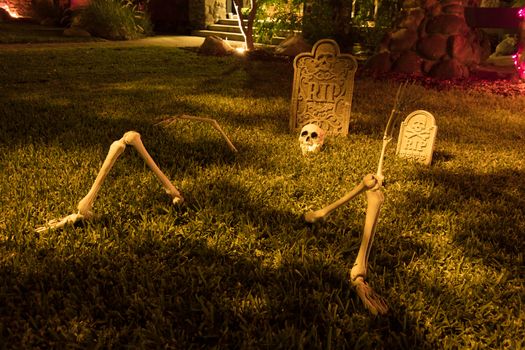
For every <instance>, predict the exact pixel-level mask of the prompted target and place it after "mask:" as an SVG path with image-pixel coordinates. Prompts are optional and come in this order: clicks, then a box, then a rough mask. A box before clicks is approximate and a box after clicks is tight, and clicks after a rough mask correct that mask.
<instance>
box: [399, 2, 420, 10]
mask: <svg viewBox="0 0 525 350" xmlns="http://www.w3.org/2000/svg"><path fill="white" fill-rule="evenodd" d="M419 6H420V0H402V3H401V7H402V8H404V9H410V8H415V7H419Z"/></svg>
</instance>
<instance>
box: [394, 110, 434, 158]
mask: <svg viewBox="0 0 525 350" xmlns="http://www.w3.org/2000/svg"><path fill="white" fill-rule="evenodd" d="M436 133H437V126H436V121H435V119H434V116H433V115H432V114H430V113H429V112H427V111H423V110H418V111H415V112H412V113H410V114H409V115H408V116H407V117H406V119H405V121H404V122H402V123H401V129H400V130H399V138H398V139H397V149H396V154H397V155H398V156H400V157H402V158H408V159H413V160H414V161H417V162H419V163H421V164H425V165H430V163H431V162H432V153H433V151H434V142H435V140H436Z"/></svg>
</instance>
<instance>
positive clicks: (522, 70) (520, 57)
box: [512, 7, 525, 79]
mask: <svg viewBox="0 0 525 350" xmlns="http://www.w3.org/2000/svg"><path fill="white" fill-rule="evenodd" d="M518 18H521V20H525V7H523V8H521V9H519V11H518ZM522 28H523V23H522V24H521V28H520V29H519V30H521V35H522V36H523V35H525V33H524V32H523V29H522ZM523 51H524V47H523V38H521V39H520V44H519V45H518V51H517V52H516V54H514V55H512V59H513V60H514V66H515V67H516V70H517V71H518V76H519V77H520V78H521V79H525V52H523Z"/></svg>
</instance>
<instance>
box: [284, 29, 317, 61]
mask: <svg viewBox="0 0 525 350" xmlns="http://www.w3.org/2000/svg"><path fill="white" fill-rule="evenodd" d="M310 51H312V45H310V44H309V43H308V42H306V40H304V38H303V36H302V35H300V34H298V35H292V36H290V37H288V38H287V39H285V40H284V41H282V42H281V43H280V44H279V45H277V47H276V48H275V53H276V54H277V55H282V56H289V57H295V56H297V55H298V54H300V53H302V52H310Z"/></svg>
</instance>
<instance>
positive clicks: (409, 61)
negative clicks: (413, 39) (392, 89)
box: [392, 51, 421, 75]
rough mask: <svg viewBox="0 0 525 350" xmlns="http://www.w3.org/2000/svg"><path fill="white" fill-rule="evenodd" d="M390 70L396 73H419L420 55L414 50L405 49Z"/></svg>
mask: <svg viewBox="0 0 525 350" xmlns="http://www.w3.org/2000/svg"><path fill="white" fill-rule="evenodd" d="M392 70H393V71H394V72H396V73H403V74H410V75H421V57H419V56H418V54H417V53H415V52H414V51H407V52H405V53H403V54H402V55H401V56H399V58H398V59H397V61H396V62H395V63H394V66H393V69H392Z"/></svg>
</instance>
